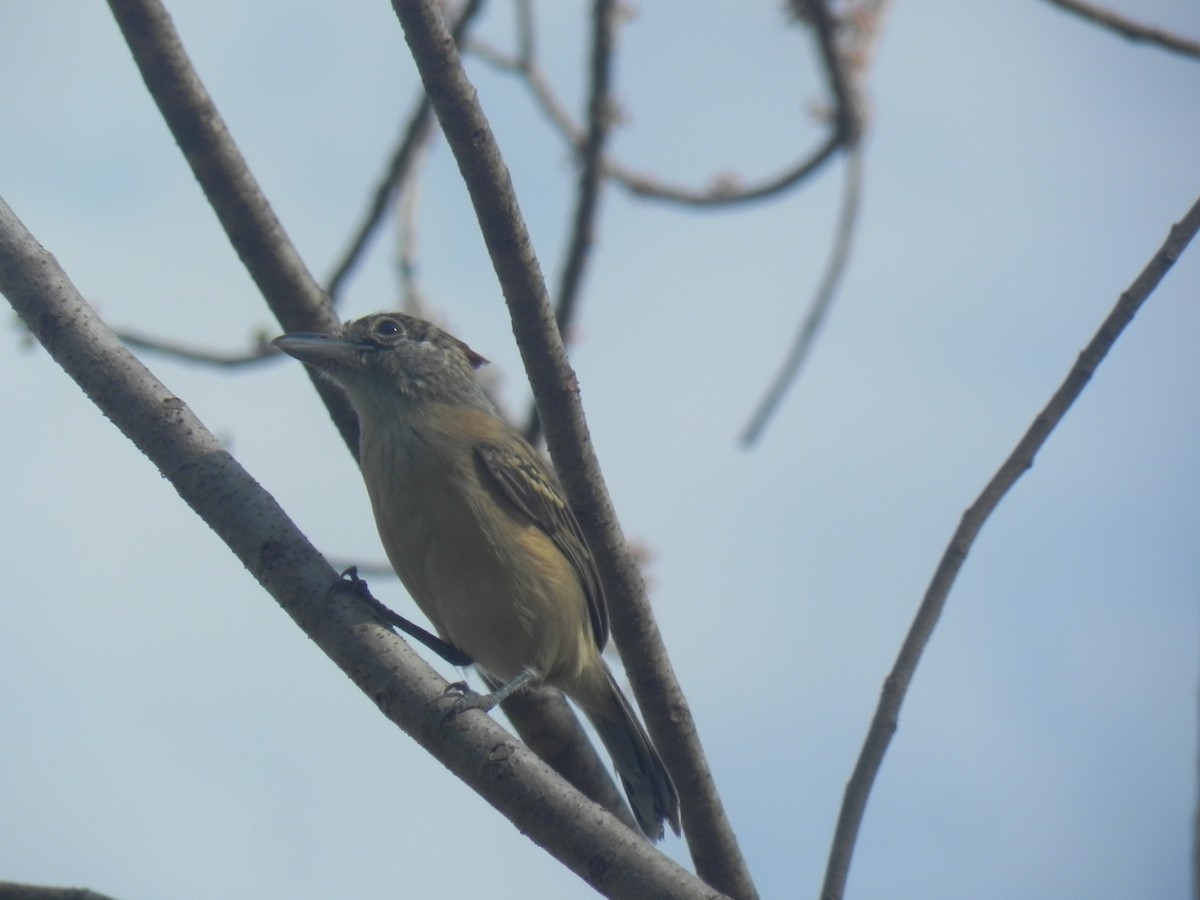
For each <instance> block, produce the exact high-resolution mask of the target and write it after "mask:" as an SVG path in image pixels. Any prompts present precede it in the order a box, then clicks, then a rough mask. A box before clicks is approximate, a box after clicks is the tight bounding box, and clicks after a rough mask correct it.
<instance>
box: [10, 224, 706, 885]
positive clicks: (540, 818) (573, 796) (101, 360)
mask: <svg viewBox="0 0 1200 900" xmlns="http://www.w3.org/2000/svg"><path fill="white" fill-rule="evenodd" d="M0 291H3V293H4V294H5V296H6V297H8V299H9V301H10V302H11V303H12V305H13V308H14V309H16V310H17V312H18V314H19V315H20V316H21V318H22V319H23V320H24V321H25V324H26V325H27V326H28V327H29V329H30V331H31V332H32V333H33V334H34V336H35V337H37V339H38V340H39V341H40V342H41V343H42V345H43V346H44V347H45V348H46V350H47V351H48V352H49V353H50V355H51V356H52V357H53V358H54V359H55V361H56V362H58V364H59V365H61V366H62V367H63V369H64V370H65V371H66V372H67V374H68V375H70V376H71V377H72V378H73V379H74V380H75V381H76V382H77V383H78V384H79V386H80V387H82V388H83V390H84V391H85V392H86V393H87V395H88V396H89V397H90V398H91V400H92V401H93V402H94V403H95V404H96V405H97V406H98V407H99V408H100V409H101V411H102V412H103V413H104V414H105V415H106V416H107V417H108V418H109V419H111V420H112V422H113V423H114V424H115V425H116V426H117V427H118V428H119V429H120V430H121V431H122V432H123V433H124V434H125V435H126V436H127V437H128V438H129V439H130V440H131V441H132V442H133V443H134V444H135V445H136V446H137V447H138V449H139V450H141V451H142V452H143V453H145V454H146V456H148V457H149V458H150V460H151V462H153V463H154V464H155V465H156V466H157V467H158V469H159V471H161V472H162V474H163V476H164V477H166V478H167V479H168V480H169V481H170V482H171V484H172V485H173V486H174V487H175V489H176V490H177V491H178V492H179V494H180V496H181V497H182V498H183V500H184V501H185V502H186V503H187V504H188V505H189V506H190V507H191V508H192V509H193V510H194V511H195V512H196V513H197V514H198V515H199V516H200V517H201V518H202V519H203V520H204V521H205V522H206V523H207V524H208V525H209V527H210V528H212V529H213V531H214V532H216V534H217V535H218V536H219V537H220V538H221V539H222V540H223V541H225V543H226V544H227V545H228V546H229V548H230V549H231V550H232V551H233V552H234V554H235V555H236V556H237V557H238V559H240V560H241V562H242V563H243V564H244V565H245V566H246V568H247V569H249V570H250V572H251V574H253V575H254V577H255V578H256V579H257V580H258V582H259V583H260V584H261V585H262V586H263V587H264V588H265V589H266V590H267V591H268V592H269V593H270V594H271V595H272V596H273V597H274V598H275V600H276V601H277V602H278V603H279V605H280V606H281V607H282V608H283V609H284V611H285V612H286V613H287V614H288V615H289V616H291V617H292V619H293V620H294V621H295V622H296V623H297V624H298V625H299V626H300V627H301V628H302V629H303V630H304V632H305V633H306V634H307V635H308V636H309V637H310V638H311V639H312V640H313V642H314V643H316V644H317V645H318V646H319V647H320V648H321V649H322V651H324V652H325V654H326V655H328V656H329V657H330V659H332V660H333V661H334V662H335V663H336V664H337V665H338V666H339V667H340V668H341V669H342V671H343V672H345V673H346V675H348V676H349V677H350V678H351V680H353V681H354V682H355V684H356V685H358V687H359V688H360V689H361V690H362V691H363V693H365V694H366V695H367V697H369V698H370V699H371V700H372V701H373V702H374V703H375V704H376V705H377V706H378V707H379V709H380V710H381V711H382V712H383V713H384V715H385V716H387V717H388V718H389V719H390V720H391V721H392V722H394V723H395V724H396V725H398V726H400V728H402V729H403V730H404V731H405V732H406V733H408V734H409V735H410V736H412V737H413V738H414V739H415V740H416V741H417V742H418V743H419V744H420V745H421V746H422V747H424V748H425V749H426V750H427V751H428V752H429V753H431V754H432V755H433V756H434V757H436V758H437V759H438V760H439V761H441V762H442V763H443V764H444V765H445V766H446V767H447V768H449V769H450V770H451V771H452V772H454V774H456V775H457V776H458V777H459V778H461V779H462V780H463V781H465V782H466V783H467V784H468V785H470V786H471V787H472V788H473V789H474V790H475V791H477V792H478V793H479V794H480V796H482V797H483V798H484V799H485V800H487V801H488V802H489V803H490V804H492V805H493V806H494V807H496V808H497V809H498V810H500V811H501V812H502V813H503V814H504V815H505V816H507V817H508V818H509V819H511V820H512V822H513V823H514V824H515V825H516V826H517V827H518V828H519V829H520V830H521V831H522V832H524V833H526V834H528V835H529V837H530V838H531V839H532V840H533V841H534V842H536V843H537V844H539V845H540V846H542V847H544V848H545V849H547V850H548V851H549V852H550V853H551V854H553V855H554V856H555V858H557V859H558V860H560V861H561V862H562V863H563V864H564V865H566V866H568V867H569V868H570V869H571V870H572V871H573V872H575V873H576V874H577V875H579V876H580V877H581V878H583V879H584V880H585V881H587V883H588V884H589V885H591V886H592V887H593V888H595V889H596V890H598V891H600V892H602V893H604V894H606V895H608V896H611V897H646V896H663V897H707V898H712V897H716V896H718V895H717V894H716V893H715V892H714V891H713V890H712V889H711V888H709V887H708V886H706V885H704V884H701V883H700V881H699V880H697V879H696V878H695V876H693V875H691V874H690V873H689V872H687V871H686V870H684V869H682V868H681V867H679V866H678V865H676V864H675V863H673V862H672V861H670V860H669V859H667V858H666V857H665V856H663V855H662V854H661V853H659V852H658V851H657V850H655V849H654V847H653V846H652V845H651V844H649V843H648V842H647V841H645V840H644V839H643V838H642V837H640V836H639V835H635V834H633V833H631V832H630V831H629V829H627V828H625V827H624V826H623V825H621V824H620V823H619V822H618V821H617V820H616V819H614V818H613V817H612V816H610V815H608V814H607V813H606V812H604V810H602V809H601V808H600V807H599V806H597V805H596V804H594V803H591V802H590V801H588V800H587V799H586V798H584V797H583V796H582V795H581V794H579V793H578V792H577V791H575V790H574V789H573V788H571V787H570V786H569V785H568V784H567V783H566V782H565V781H563V780H562V779H561V778H559V777H558V776H557V775H556V774H555V773H554V772H553V770H552V769H550V767H549V766H547V765H546V764H545V763H543V762H542V761H541V760H540V759H538V757H537V756H536V755H535V754H534V753H532V752H531V751H530V750H529V749H528V748H526V747H525V746H524V745H523V744H521V743H520V742H518V741H515V740H513V738H512V737H511V735H509V734H508V732H506V731H505V730H504V729H503V728H501V727H500V726H499V725H498V724H497V723H496V722H494V721H493V720H492V719H491V718H490V717H488V716H486V715H477V714H475V713H465V714H464V715H462V716H459V717H457V718H455V719H453V720H451V721H450V722H449V723H446V722H445V721H444V713H445V711H446V701H445V689H446V682H445V680H444V679H442V678H441V677H440V676H439V675H438V674H437V673H436V672H434V671H433V670H432V669H431V668H429V666H428V665H427V664H426V663H425V662H424V660H422V659H421V657H420V656H418V655H417V654H416V653H415V652H414V651H413V650H412V649H411V648H410V647H409V646H408V645H407V644H406V643H404V641H402V640H400V639H399V638H398V637H396V636H395V635H394V634H392V632H391V631H390V630H389V629H387V628H385V627H383V626H382V625H381V624H380V623H379V622H378V621H377V620H376V619H375V618H374V616H373V615H372V614H371V613H370V611H369V608H368V607H367V606H366V605H365V604H364V603H363V602H362V601H361V599H360V598H359V597H358V596H357V595H356V594H355V593H354V592H353V591H352V590H349V591H346V590H339V591H332V592H331V590H330V587H331V585H335V584H338V583H339V581H338V577H337V573H335V572H334V571H333V569H331V568H330V567H329V564H328V563H327V562H326V561H325V560H324V559H322V558H321V556H320V554H319V553H317V551H316V549H315V548H314V547H313V546H312V545H311V544H310V543H309V542H308V540H307V539H306V538H305V537H304V535H302V534H301V533H300V532H299V531H298V530H297V529H296V527H295V525H293V524H292V522H291V521H290V520H289V519H288V518H287V516H286V514H285V513H284V512H283V510H282V509H280V508H279V506H278V504H276V503H275V501H274V499H273V498H272V497H271V496H270V495H269V494H267V493H266V492H265V491H264V490H263V489H262V487H261V486H260V485H259V484H258V483H257V482H256V481H255V480H254V479H253V478H252V477H251V476H250V475H249V474H248V473H247V472H246V471H245V470H244V469H243V468H242V467H241V466H240V465H239V464H238V463H237V461H236V460H235V459H234V458H233V457H232V456H231V455H230V454H229V453H228V452H227V451H226V450H225V449H224V448H223V447H222V446H221V443H220V441H218V440H217V439H216V437H214V436H213V435H212V434H211V433H210V432H209V431H208V430H207V429H206V428H205V427H204V425H203V423H202V422H200V421H199V419H197V418H196V416H195V415H194V414H193V413H192V411H191V410H190V409H189V408H188V406H187V405H186V404H185V403H184V402H183V401H182V400H180V399H179V398H178V397H176V396H174V395H173V394H172V393H171V392H170V391H168V390H167V388H166V387H164V386H163V385H162V384H161V383H160V382H159V381H158V380H157V379H156V378H155V377H154V376H153V375H152V374H151V373H150V372H149V371H148V370H147V369H146V368H145V367H144V366H142V364H141V363H140V362H139V361H138V360H137V359H136V358H135V357H134V356H133V355H132V354H131V353H130V352H129V351H128V350H127V349H126V348H125V347H124V346H123V345H122V344H121V343H120V341H119V339H118V338H117V336H116V335H115V334H113V333H112V331H110V330H109V329H108V328H107V326H105V325H104V323H103V322H102V321H100V319H99V318H98V317H97V316H96V314H95V312H94V311H93V310H92V309H91V307H89V306H88V305H87V303H86V302H85V301H84V300H83V298H82V297H81V296H80V295H79V293H78V291H77V290H76V289H75V287H74V285H72V284H71V282H70V281H69V279H68V278H67V276H66V274H65V273H64V272H63V271H62V269H61V268H59V266H58V263H57V262H56V261H55V259H54V257H52V256H51V255H50V254H49V253H47V252H46V251H45V250H44V249H43V248H42V247H41V246H40V245H39V244H38V243H37V242H36V240H34V238H33V236H32V235H30V234H29V232H28V231H26V230H25V227H24V226H23V225H22V224H21V222H20V221H19V220H18V219H17V217H16V216H15V215H14V214H13V212H12V210H10V209H9V208H8V206H7V205H6V204H4V202H3V201H0Z"/></svg>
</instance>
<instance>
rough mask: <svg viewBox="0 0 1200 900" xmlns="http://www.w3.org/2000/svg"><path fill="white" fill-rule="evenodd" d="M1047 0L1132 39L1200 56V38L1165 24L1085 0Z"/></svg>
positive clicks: (1194, 57) (1174, 51)
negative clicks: (1156, 24)
mask: <svg viewBox="0 0 1200 900" xmlns="http://www.w3.org/2000/svg"><path fill="white" fill-rule="evenodd" d="M1046 2H1047V3H1049V4H1050V5H1051V6H1057V7H1058V8H1059V9H1062V10H1065V11H1067V12H1069V13H1074V14H1075V15H1077V16H1080V17H1081V18H1084V19H1087V20H1088V21H1089V22H1092V23H1093V24H1095V25H1099V26H1101V27H1103V28H1107V29H1108V30H1109V31H1114V32H1116V33H1117V34H1119V35H1121V36H1122V37H1124V38H1128V39H1129V40H1131V41H1135V42H1139V43H1147V44H1155V45H1156V46H1159V47H1161V48H1162V49H1164V50H1170V51H1171V52H1172V53H1181V54H1183V55H1184V56H1190V57H1192V58H1193V59H1200V41H1194V40H1192V39H1190V38H1185V37H1182V36H1181V35H1178V34H1175V33H1174V32H1171V31H1167V30H1166V29H1164V28H1155V27H1154V26H1152V25H1143V24H1142V23H1140V22H1135V21H1133V19H1127V18H1125V17H1124V16H1121V15H1118V14H1117V13H1115V12H1112V11H1111V10H1107V9H1104V8H1102V7H1099V6H1093V5H1092V4H1090V3H1083V2H1081V0H1046Z"/></svg>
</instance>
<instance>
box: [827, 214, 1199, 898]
mask: <svg viewBox="0 0 1200 900" xmlns="http://www.w3.org/2000/svg"><path fill="white" fill-rule="evenodd" d="M1197 231H1200V200H1197V201H1196V203H1195V204H1193V206H1192V208H1191V209H1190V210H1188V212H1187V215H1185V216H1184V217H1183V219H1182V220H1181V221H1180V222H1179V223H1178V224H1177V225H1175V226H1174V227H1173V228H1172V229H1171V232H1170V234H1169V235H1168V237H1167V239H1166V242H1165V243H1164V244H1163V245H1162V247H1161V248H1159V250H1158V252H1157V253H1155V254H1154V257H1153V258H1152V259H1151V260H1150V262H1149V263H1147V264H1146V267H1145V268H1144V269H1143V270H1142V272H1141V274H1139V275H1138V277H1137V278H1136V279H1135V280H1134V282H1133V284H1132V285H1130V287H1129V289H1128V290H1126V291H1125V293H1124V294H1122V295H1121V298H1120V299H1119V300H1118V301H1117V304H1116V307H1115V308H1114V309H1113V310H1112V312H1110V313H1109V315H1108V317H1107V318H1106V319H1105V320H1104V322H1103V324H1102V325H1101V326H1100V329H1099V330H1098V331H1097V332H1096V334H1095V336H1094V337H1093V338H1092V340H1091V341H1090V342H1089V343H1088V345H1087V347H1085V348H1084V350H1083V352H1082V353H1080V354H1079V358H1078V360H1076V362H1075V365H1074V366H1073V367H1072V368H1071V370H1070V371H1069V372H1068V373H1067V377H1066V379H1065V380H1064V381H1063V383H1062V384H1061V385H1060V386H1059V388H1058V390H1056V391H1055V392H1054V395H1053V396H1052V397H1051V398H1050V402H1049V403H1047V404H1046V406H1045V408H1043V409H1042V411H1041V412H1039V413H1038V414H1037V416H1036V417H1035V418H1034V420H1033V423H1032V424H1031V425H1030V426H1029V429H1028V430H1027V431H1026V432H1025V434H1024V435H1023V436H1022V438H1021V440H1020V441H1019V442H1018V443H1017V446H1016V447H1015V448H1014V449H1013V451H1012V453H1011V454H1009V457H1008V459H1006V460H1005V461H1004V464H1003V465H1001V466H1000V468H999V470H998V471H997V472H996V474H995V475H994V476H992V479H991V481H989V482H988V484H987V486H986V487H985V488H984V489H983V492H982V493H981V494H980V495H979V497H978V498H976V500H975V502H974V503H973V504H971V506H970V508H968V509H967V511H966V512H965V513H964V514H963V517H962V521H961V523H960V524H959V526H958V529H957V530H956V531H955V532H954V536H953V537H952V538H951V539H950V543H949V545H948V546H947V548H946V551H945V553H944V554H943V556H942V559H941V562H940V563H939V564H938V567H937V570H936V571H935V572H934V574H933V579H932V580H931V581H930V583H929V588H928V589H927V590H926V592H925V597H924V599H923V600H922V601H921V606H920V608H919V609H918V610H917V614H916V617H915V618H914V620H913V623H912V626H911V628H910V629H909V632H908V635H907V636H906V637H905V639H904V643H903V644H902V645H901V647H900V653H899V655H898V656H897V658H896V663H895V665H894V666H893V667H892V671H891V673H890V674H889V675H888V677H887V680H886V681H885V682H884V684H883V692H882V695H881V697H880V699H879V705H878V706H877V707H876V710H875V715H874V718H873V719H872V720H871V726H870V728H869V730H868V731H867V737H866V740H865V741H864V742H863V747H862V751H861V753H860V755H859V758H858V762H857V764H856V765H855V767H854V772H853V774H852V775H851V776H850V781H849V783H848V784H847V785H846V793H845V797H844V799H843V802H842V808H841V812H840V814H839V816H838V823H837V828H836V830H835V832H834V837H833V843H832V846H831V848H830V852H829V862H828V866H827V868H826V870H825V883H824V885H823V887H822V890H821V898H822V900H840V898H841V897H842V895H843V893H844V891H845V887H846V876H847V874H848V872H849V870H850V860H851V857H852V855H853V853H854V843H855V841H856V839H857V837H858V831H859V828H860V826H861V825H862V819H863V813H864V811H865V809H866V805H867V797H868V796H869V795H870V792H871V787H872V785H873V784H874V782H875V778H876V776H877V775H878V773H879V767H880V766H881V765H882V763H883V757H884V754H885V753H886V752H887V748H888V744H889V743H890V742H891V739H892V736H893V735H894V734H895V732H896V727H897V724H898V722H899V716H900V706H901V704H902V703H903V702H904V696H905V694H906V693H907V691H908V687H909V684H910V683H911V681H912V677H913V673H914V672H915V671H916V668H917V663H918V662H919V661H920V659H921V654H922V653H923V652H924V650H925V646H926V645H927V644H928V643H929V638H930V637H931V635H932V634H933V629H934V627H935V626H936V625H937V621H938V618H939V617H940V616H941V614H942V609H943V608H944V607H945V605H946V598H947V596H948V595H949V593H950V588H951V587H952V586H953V584H954V580H955V578H956V577H957V576H958V572H959V569H961V568H962V564H963V561H964V560H965V559H966V558H967V553H968V552H969V551H970V549H971V545H972V544H973V543H974V542H975V539H976V537H978V535H979V532H980V529H982V528H983V525H984V523H985V522H986V521H987V519H988V517H989V516H990V515H991V514H992V512H993V511H994V510H995V509H996V507H997V506H998V505H999V503H1000V501H1001V500H1002V499H1003V498H1004V496H1005V495H1006V494H1007V493H1008V491H1009V490H1010V489H1011V488H1012V486H1013V485H1014V484H1016V482H1017V479H1019V478H1020V477H1021V475H1023V474H1024V473H1025V471H1026V470H1027V469H1029V468H1030V467H1031V466H1032V465H1033V460H1034V456H1036V455H1037V452H1038V451H1039V450H1040V449H1041V447H1042V445H1043V444H1044V443H1045V442H1046V439H1047V438H1049V436H1050V433H1051V432H1052V431H1053V430H1054V429H1055V427H1057V425H1058V423H1059V422H1061V421H1062V418H1063V416H1064V415H1066V412H1067V410H1068V409H1070V408H1071V405H1072V404H1073V403H1074V402H1075V400H1076V399H1078V397H1079V395H1080V394H1081V393H1082V392H1083V389H1084V388H1085V387H1086V386H1087V383H1088V382H1089V381H1090V380H1091V377H1092V375H1093V374H1094V373H1095V371H1096V368H1097V367H1098V366H1099V365H1100V363H1101V362H1102V361H1103V360H1104V357H1105V356H1106V355H1107V354H1108V352H1109V350H1111V349H1112V347H1113V344H1115V343H1116V340H1117V338H1118V337H1120V335H1121V332H1122V331H1123V330H1124V329H1125V327H1126V326H1127V325H1128V324H1129V323H1130V322H1131V321H1132V320H1133V317H1134V314H1135V313H1136V312H1137V311H1138V309H1139V308H1140V307H1141V305H1142V304H1143V303H1144V302H1145V301H1146V299H1147V298H1148V297H1149V296H1150V294H1151V293H1152V292H1153V291H1154V289H1155V288H1156V287H1157V286H1158V284H1159V282H1160V281H1162V279H1163V277H1164V276H1165V275H1166V274H1167V272H1168V271H1170V269H1171V266H1173V265H1174V264H1175V261H1176V260H1177V259H1178V258H1179V256H1180V255H1181V254H1182V253H1183V251H1184V250H1185V249H1186V247H1187V245H1188V243H1189V242H1190V241H1191V240H1192V239H1193V238H1194V237H1195V235H1196V232H1197Z"/></svg>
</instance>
